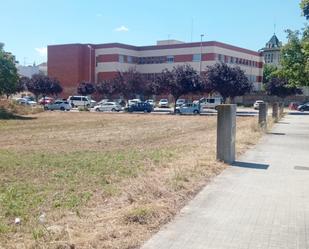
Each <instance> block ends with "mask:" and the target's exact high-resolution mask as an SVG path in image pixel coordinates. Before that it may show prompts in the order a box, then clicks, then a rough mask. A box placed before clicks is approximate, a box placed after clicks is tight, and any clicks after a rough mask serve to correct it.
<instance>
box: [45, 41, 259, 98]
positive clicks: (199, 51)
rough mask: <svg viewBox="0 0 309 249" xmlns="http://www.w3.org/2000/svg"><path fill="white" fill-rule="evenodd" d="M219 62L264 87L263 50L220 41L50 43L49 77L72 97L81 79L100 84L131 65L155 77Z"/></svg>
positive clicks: (148, 75)
mask: <svg viewBox="0 0 309 249" xmlns="http://www.w3.org/2000/svg"><path fill="white" fill-rule="evenodd" d="M217 62H225V63H227V64H229V65H231V66H239V67H240V68H241V69H243V70H244V71H245V74H246V75H247V77H248V79H249V80H250V81H251V82H252V83H253V84H254V87H255V90H257V91H258V90H260V89H261V85H262V76H263V57H262V55H261V53H259V52H257V51H253V50H249V49H245V48H240V47H237V46H233V45H229V44H226V43H222V42H217V41H206V42H202V43H201V42H193V43H185V42H181V41H176V40H164V41H158V42H157V44H156V45H152V46H132V45H127V44H121V43H108V44H63V45H51V46H48V62H47V65H48V76H51V77H55V78H57V79H58V80H59V81H60V82H61V84H62V87H63V93H62V94H63V96H69V95H72V94H74V93H76V88H77V85H78V84H79V83H80V82H81V81H91V82H93V83H98V82H100V81H102V80H108V79H112V78H114V77H115V76H116V75H117V72H118V71H121V72H125V71H127V70H128V69H129V68H131V67H134V68H136V70H137V71H138V72H140V73H142V74H144V75H145V76H146V77H149V78H152V77H153V76H155V75H156V74H160V73H161V72H162V70H163V69H166V68H167V69H169V70H170V69H172V68H173V67H174V66H177V65H184V64H188V65H191V66H192V67H193V68H194V69H195V70H197V71H198V72H199V71H200V70H202V71H205V70H206V67H207V66H211V65H214V64H215V63H217Z"/></svg>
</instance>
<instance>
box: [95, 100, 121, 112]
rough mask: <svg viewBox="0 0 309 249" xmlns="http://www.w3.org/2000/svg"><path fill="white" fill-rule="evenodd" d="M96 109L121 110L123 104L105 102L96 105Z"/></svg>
mask: <svg viewBox="0 0 309 249" xmlns="http://www.w3.org/2000/svg"><path fill="white" fill-rule="evenodd" d="M94 110H95V111H96V112H119V111H121V106H120V105H119V104H118V103H116V102H104V103H102V104H101V105H96V106H95V107H94Z"/></svg>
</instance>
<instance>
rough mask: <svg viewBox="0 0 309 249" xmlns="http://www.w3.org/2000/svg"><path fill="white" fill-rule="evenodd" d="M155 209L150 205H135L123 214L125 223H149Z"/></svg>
mask: <svg viewBox="0 0 309 249" xmlns="http://www.w3.org/2000/svg"><path fill="white" fill-rule="evenodd" d="M155 216H156V215H155V211H154V209H153V208H150V207H137V208H134V209H132V210H130V211H129V212H128V213H127V214H126V215H125V222H126V223H138V224H141V225H145V224H149V223H150V221H151V220H152V219H153V218H154V217H155Z"/></svg>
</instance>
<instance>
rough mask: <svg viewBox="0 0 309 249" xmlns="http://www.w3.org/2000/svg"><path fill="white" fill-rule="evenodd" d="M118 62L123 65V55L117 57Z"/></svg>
mask: <svg viewBox="0 0 309 249" xmlns="http://www.w3.org/2000/svg"><path fill="white" fill-rule="evenodd" d="M119 62H120V63H124V56H123V55H119Z"/></svg>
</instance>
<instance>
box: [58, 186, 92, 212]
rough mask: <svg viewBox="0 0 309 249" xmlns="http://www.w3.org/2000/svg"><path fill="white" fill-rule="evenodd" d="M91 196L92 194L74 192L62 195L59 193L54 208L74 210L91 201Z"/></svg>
mask: <svg viewBox="0 0 309 249" xmlns="http://www.w3.org/2000/svg"><path fill="white" fill-rule="evenodd" d="M91 196H92V194H91V193H90V192H83V193H75V192H74V190H73V191H69V192H66V193H61V194H60V193H58V194H56V195H55V196H54V199H53V207H54V208H68V209H71V210H74V209H76V208H78V207H80V206H82V205H83V204H85V203H86V202H87V201H89V199H90V198H91Z"/></svg>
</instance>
